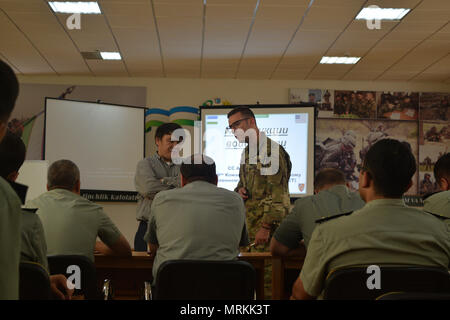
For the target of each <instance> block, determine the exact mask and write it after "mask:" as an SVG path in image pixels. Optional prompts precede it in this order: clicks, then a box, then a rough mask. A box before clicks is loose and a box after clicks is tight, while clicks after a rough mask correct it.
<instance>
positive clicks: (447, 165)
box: [423, 153, 450, 224]
mask: <svg viewBox="0 0 450 320" xmlns="http://www.w3.org/2000/svg"><path fill="white" fill-rule="evenodd" d="M434 177H435V179H436V182H437V183H438V185H439V189H440V190H441V191H440V192H436V193H434V194H432V195H430V196H429V197H428V198H426V199H425V201H424V206H423V210H424V211H426V212H429V213H432V214H436V215H439V216H442V217H443V218H446V219H445V220H446V221H447V223H448V224H450V153H446V154H444V155H443V156H442V157H440V158H439V159H438V161H436V163H435V165H434Z"/></svg>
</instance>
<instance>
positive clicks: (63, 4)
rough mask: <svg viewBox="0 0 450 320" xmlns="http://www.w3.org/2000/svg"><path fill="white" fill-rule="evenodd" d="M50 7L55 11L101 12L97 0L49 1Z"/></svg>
mask: <svg viewBox="0 0 450 320" xmlns="http://www.w3.org/2000/svg"><path fill="white" fill-rule="evenodd" d="M48 4H49V5H50V8H52V10H53V11H54V12H56V13H82V14H101V13H102V12H101V10H100V7H99V6H98V3H97V2H72V1H71V2H69V1H50V2H49V3H48Z"/></svg>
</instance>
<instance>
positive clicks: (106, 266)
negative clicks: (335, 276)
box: [95, 251, 303, 300]
mask: <svg viewBox="0 0 450 320" xmlns="http://www.w3.org/2000/svg"><path fill="white" fill-rule="evenodd" d="M239 260H243V261H247V262H249V263H251V264H252V265H253V267H254V268H255V271H256V283H255V291H256V299H258V300H263V299H264V265H265V263H266V261H271V262H272V299H274V300H280V299H285V298H286V291H290V289H291V288H285V285H284V276H285V270H298V271H300V269H301V267H302V265H303V258H292V257H285V258H280V257H275V256H272V255H271V254H270V252H248V253H247V252H241V253H240V254H239ZM95 265H96V267H97V278H98V280H99V282H98V284H99V286H101V285H102V281H103V279H110V280H112V283H113V286H114V288H115V296H116V298H117V299H141V297H142V295H143V286H144V281H151V280H152V267H153V258H152V257H150V256H149V255H148V254H147V253H146V252H134V251H133V254H132V256H131V257H114V256H105V255H97V254H96V255H95Z"/></svg>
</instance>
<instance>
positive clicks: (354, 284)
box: [324, 265, 450, 300]
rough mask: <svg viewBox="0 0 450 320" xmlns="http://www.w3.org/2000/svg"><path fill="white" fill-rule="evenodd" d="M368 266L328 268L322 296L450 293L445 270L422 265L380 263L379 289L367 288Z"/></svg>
mask: <svg viewBox="0 0 450 320" xmlns="http://www.w3.org/2000/svg"><path fill="white" fill-rule="evenodd" d="M367 267H368V266H351V267H345V268H339V269H336V270H333V271H331V272H330V273H329V274H328V276H327V278H326V281H325V291H324V299H328V300H374V299H376V298H377V297H380V296H381V295H383V294H385V293H388V292H421V293H450V275H449V273H448V271H447V269H442V268H434V267H423V266H389V265H384V266H383V265H380V266H379V268H380V273H379V274H380V288H379V289H378V288H372V289H369V287H368V285H367V281H368V279H369V277H371V276H372V273H368V272H367Z"/></svg>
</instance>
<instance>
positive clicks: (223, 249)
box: [144, 180, 249, 279]
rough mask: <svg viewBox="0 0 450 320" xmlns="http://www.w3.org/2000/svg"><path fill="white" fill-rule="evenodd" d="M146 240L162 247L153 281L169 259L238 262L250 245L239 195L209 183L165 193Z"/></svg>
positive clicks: (157, 203) (161, 194)
mask: <svg viewBox="0 0 450 320" xmlns="http://www.w3.org/2000/svg"><path fill="white" fill-rule="evenodd" d="M151 210H152V215H151V219H150V221H149V226H148V229H147V233H146V234H145V236H144V239H145V241H147V242H149V243H152V244H156V245H158V246H159V248H158V250H157V251H156V256H155V261H154V262H153V278H154V279H155V278H156V274H157V271H158V268H159V266H160V265H161V264H162V263H163V262H164V261H167V260H173V259H194V260H224V261H226V260H235V259H237V256H238V255H239V246H246V245H248V244H249V243H248V235H247V229H246V227H245V209H244V203H243V201H242V198H241V197H240V196H239V195H238V194H236V193H235V192H232V191H229V190H226V189H223V188H218V187H217V186H215V185H213V184H211V183H209V182H206V181H200V180H199V181H194V182H191V183H188V184H186V185H185V186H184V187H183V188H179V189H173V190H167V191H161V192H159V193H158V194H157V195H156V196H155V198H154V200H153V203H152V207H151Z"/></svg>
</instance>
